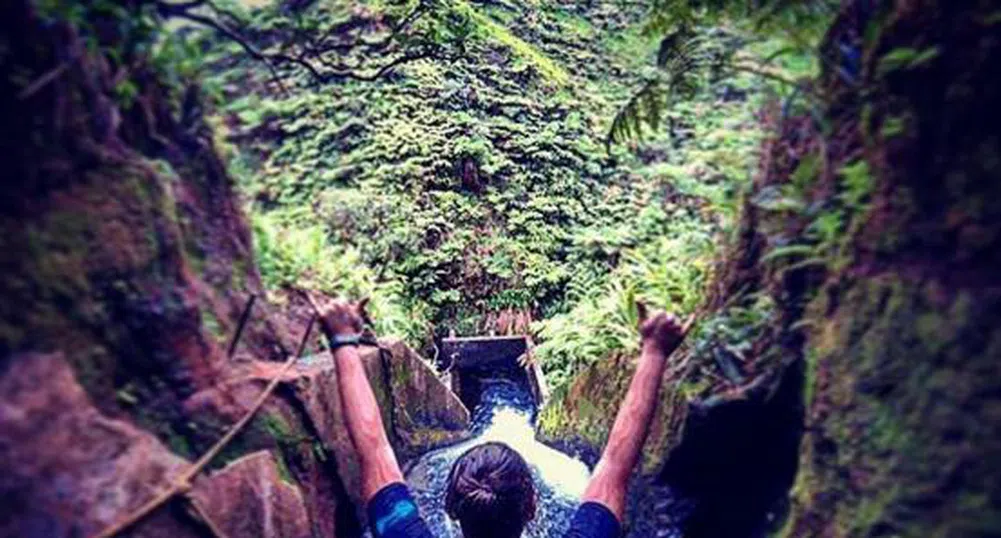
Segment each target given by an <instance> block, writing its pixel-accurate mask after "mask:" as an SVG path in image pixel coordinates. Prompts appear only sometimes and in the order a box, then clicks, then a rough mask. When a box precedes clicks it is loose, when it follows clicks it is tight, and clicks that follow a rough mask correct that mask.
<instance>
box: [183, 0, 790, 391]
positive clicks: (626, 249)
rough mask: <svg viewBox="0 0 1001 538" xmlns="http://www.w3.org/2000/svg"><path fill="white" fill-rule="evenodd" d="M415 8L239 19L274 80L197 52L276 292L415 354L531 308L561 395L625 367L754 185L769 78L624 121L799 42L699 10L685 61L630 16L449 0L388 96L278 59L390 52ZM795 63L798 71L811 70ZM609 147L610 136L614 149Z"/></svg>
mask: <svg viewBox="0 0 1001 538" xmlns="http://www.w3.org/2000/svg"><path fill="white" fill-rule="evenodd" d="M423 5H424V4H415V3H413V2H409V3H403V4H396V3H388V4H381V3H360V4H358V8H357V9H346V8H344V7H343V6H340V7H339V5H338V6H328V5H326V4H318V5H315V6H307V7H305V8H302V9H300V10H298V11H295V12H291V11H290V10H289V9H287V8H280V7H275V6H265V7H263V8H256V9H248V10H244V11H241V13H242V15H241V20H242V21H245V23H246V24H248V25H250V26H249V28H252V29H254V31H253V32H250V31H248V32H246V36H247V39H252V38H254V36H256V40H255V41H253V43H252V46H253V47H255V50H259V51H261V52H268V53H269V54H271V57H270V60H271V62H270V63H269V62H262V61H260V58H254V57H253V55H244V56H242V57H241V59H238V60H234V56H233V52H234V51H235V50H237V49H238V48H239V47H238V46H237V45H234V43H233V42H232V40H228V39H224V38H221V37H220V36H219V35H218V33H217V32H208V33H205V32H203V33H199V34H196V38H197V40H198V42H199V43H200V45H199V47H200V49H201V50H202V51H203V55H204V62H205V64H206V65H207V66H209V71H210V72H211V77H210V79H209V80H208V82H207V84H208V85H209V86H211V87H213V88H217V89H218V95H219V97H220V100H219V105H218V107H217V120H216V123H217V124H219V125H220V126H222V127H223V128H224V130H225V131H226V140H227V141H225V142H223V144H224V145H232V148H233V150H232V151H231V152H230V168H231V171H232V172H233V173H234V174H235V175H236V176H237V178H238V182H239V186H240V187H241V188H242V190H243V191H244V193H245V195H246V199H247V200H248V201H249V205H250V207H249V211H250V213H251V214H252V215H253V219H254V231H255V237H256V245H257V253H258V256H259V258H260V266H261V270H262V274H263V276H264V278H265V282H266V284H267V286H268V287H269V288H271V289H279V288H282V287H284V286H290V285H297V286H313V287H317V288H321V289H324V290H327V291H330V292H332V293H339V294H344V295H348V296H361V295H370V296H372V297H373V298H374V299H375V302H376V305H377V312H376V314H377V316H376V317H378V318H383V321H382V322H380V323H381V326H380V327H379V330H380V332H382V333H383V334H397V335H401V336H405V337H407V338H410V339H411V341H412V342H413V343H415V344H421V343H422V342H427V338H428V337H429V336H431V335H432V334H438V335H442V334H447V333H449V332H456V333H458V334H482V333H489V332H491V331H493V330H495V329H498V328H497V327H495V326H493V325H492V323H493V321H492V320H494V319H496V318H497V315H498V314H500V313H502V312H505V311H518V312H523V313H528V314H529V315H530V317H531V318H532V319H534V320H535V323H533V324H532V331H533V332H534V333H535V336H536V340H537V341H538V342H539V347H538V349H537V353H536V354H535V356H536V358H537V360H539V361H541V364H542V366H543V368H544V370H545V371H546V372H547V374H548V375H549V376H550V377H551V381H552V382H553V384H554V385H556V386H557V387H559V386H561V385H563V384H564V383H565V382H566V381H567V380H568V379H569V378H570V377H571V376H572V374H573V373H574V372H575V371H577V370H578V369H579V368H580V367H581V366H583V365H585V364H587V363H589V362H591V361H595V360H599V359H601V358H602V357H607V356H609V355H610V354H615V353H624V352H629V351H631V350H633V347H634V346H635V345H636V341H637V335H636V333H635V326H636V323H635V316H636V306H635V305H636V302H637V301H639V300H642V301H644V302H646V303H648V304H650V305H652V306H656V307H659V308H667V309H668V310H670V311H673V312H675V313H678V314H687V313H690V312H692V311H694V309H695V308H696V307H697V305H698V304H699V303H700V302H701V300H702V294H703V286H704V283H705V281H706V278H707V276H708V275H709V273H710V269H711V266H712V261H713V259H714V256H715V255H716V249H715V245H716V244H718V240H719V239H720V238H721V237H722V236H724V235H725V234H726V233H728V230H729V229H730V227H731V225H732V223H733V221H734V219H735V217H736V214H737V209H736V208H737V207H738V203H739V201H740V199H741V196H742V193H743V191H744V189H745V186H746V185H747V183H748V180H749V176H750V174H751V173H752V170H753V169H754V161H755V158H756V155H755V149H756V148H757V146H758V144H759V139H760V136H761V132H760V128H759V126H758V121H757V119H756V117H755V113H756V111H757V109H758V108H759V107H760V105H761V103H762V100H763V99H764V98H765V96H766V95H768V94H769V93H770V92H776V89H777V88H778V86H780V84H779V85H777V84H776V83H774V82H769V81H768V79H766V78H762V77H760V76H758V75H755V74H753V73H748V72H732V73H727V76H726V77H722V76H719V73H716V74H713V73H711V72H702V71H698V70H691V74H692V75H693V77H694V78H693V79H691V80H690V81H687V82H684V83H683V84H682V83H676V85H677V91H674V92H673V94H672V96H671V98H670V103H669V105H668V104H667V102H666V101H663V102H662V104H656V105H655V104H651V103H652V102H651V103H647V106H648V108H649V107H651V106H656V107H659V109H658V110H656V111H653V110H648V111H650V112H656V114H657V115H659V117H658V122H651V123H650V125H651V126H653V127H655V129H654V130H652V131H651V132H650V133H649V136H646V137H644V140H642V141H639V140H636V139H635V138H633V137H632V136H626V135H633V134H636V133H638V131H639V124H638V123H636V124H634V129H633V131H635V132H633V131H629V132H628V133H627V132H626V131H628V129H627V130H622V128H621V126H620V127H616V122H617V121H620V120H619V119H616V118H617V117H618V118H622V117H623V115H622V113H621V111H622V110H624V109H623V107H625V109H628V108H629V106H630V105H629V103H632V102H634V101H635V97H632V98H631V96H632V92H633V90H634V88H636V87H637V85H639V84H644V83H646V84H648V85H649V83H650V81H651V78H650V77H651V76H654V75H653V74H652V72H651V69H652V70H653V71H654V72H655V71H657V70H658V66H659V67H660V68H663V67H664V66H668V65H672V62H675V64H677V65H676V66H677V67H679V68H684V67H686V66H687V65H688V64H687V63H686V62H687V61H688V60H687V59H686V58H687V56H685V54H687V53H688V52H692V51H695V49H698V50H699V51H700V52H699V53H700V54H705V55H706V56H705V57H706V58H710V59H712V61H708V60H707V63H706V64H705V66H709V65H711V64H714V63H719V62H720V61H723V62H724V63H725V62H728V61H729V59H731V58H734V57H737V56H738V55H739V56H740V57H741V58H746V57H755V58H761V57H763V56H769V55H773V56H776V57H778V56H780V54H776V53H778V52H781V51H782V49H783V48H784V45H785V44H787V43H788V42H789V40H788V39H786V40H783V39H775V40H769V39H757V40H753V41H752V40H748V39H745V38H742V37H740V36H739V35H738V34H737V33H735V32H731V31H730V30H708V29H707V28H709V26H708V25H707V24H703V23H704V22H706V21H707V20H708V19H705V20H703V19H699V18H698V17H696V15H694V13H695V12H692V13H693V15H692V17H693V18H692V24H691V25H690V26H688V27H687V28H689V29H688V30H686V32H689V33H686V34H685V40H686V43H687V44H686V45H685V46H688V47H690V49H683V50H681V52H680V53H678V54H676V55H674V56H671V52H670V50H669V47H667V46H666V45H665V40H664V39H662V38H660V37H659V36H658V35H657V32H658V30H657V29H656V28H657V24H659V23H657V22H656V20H655V19H656V17H653V18H652V15H651V13H650V12H648V11H645V10H643V9H641V8H639V7H630V8H623V7H621V6H614V5H605V4H596V5H579V4H576V3H563V2H557V3H547V4H533V3H514V2H500V3H492V4H479V3H474V2H464V1H456V2H442V3H434V4H433V6H430V7H429V8H428V12H427V14H426V15H424V16H422V18H421V19H420V21H421V24H422V25H424V26H420V27H418V26H417V25H416V24H415V25H414V26H413V28H409V27H408V31H414V32H418V33H420V35H421V37H420V39H421V40H427V39H439V40H440V45H441V48H440V49H438V50H439V52H441V51H446V50H447V51H449V52H448V53H447V54H446V53H442V54H439V55H435V56H429V57H424V58H416V59H414V60H413V61H406V62H401V63H400V64H399V65H396V66H394V67H393V68H392V69H391V70H388V71H386V72H385V73H384V74H383V75H384V76H382V77H381V78H380V79H379V80H376V81H368V80H358V79H357V78H352V77H345V78H343V79H338V80H326V81H321V82H322V83H320V84H318V82H317V77H316V76H315V74H314V73H311V72H310V70H309V69H297V68H295V66H294V65H287V64H288V62H286V63H282V62H281V61H278V62H277V63H276V62H275V61H274V60H275V56H274V55H275V54H278V52H279V51H287V50H292V48H294V45H285V44H281V43H278V42H273V41H270V40H269V39H268V36H271V35H274V32H277V31H278V30H277V29H284V31H290V30H289V29H290V28H307V29H309V30H310V31H311V32H320V33H321V34H323V33H324V32H328V33H329V32H332V31H337V30H338V29H343V28H352V29H356V30H352V32H350V33H349V35H350V37H351V39H353V40H354V42H356V43H358V42H360V43H367V42H371V41H372V40H378V39H387V38H386V37H385V36H387V35H390V36H393V35H395V34H393V33H392V32H393V31H394V28H398V27H399V25H400V24H401V22H400V21H403V20H405V19H406V17H407V15H406V13H412V10H414V9H421V6H423ZM701 16H702V15H699V17H701ZM713 20H716V21H719V22H720V25H719V26H718V27H719V28H723V27H724V26H725V24H723V22H722V21H723V20H724V19H723V15H718V18H717V19H713ZM700 21H701V22H700ZM434 28H438V29H439V30H432V29H434ZM443 28H444V29H447V31H445V30H441V29H443ZM387 32H388V34H387ZM392 39H398V40H399V43H398V44H397V45H396V46H398V47H406V46H409V44H412V39H411V38H407V37H405V36H402V35H401V37H399V38H396V37H394V38H392ZM413 39H417V38H413ZM679 39H680V38H679ZM679 43H680V42H679ZM679 46H680V45H679ZM383 52H384V51H382V50H381V49H377V50H373V49H371V48H366V47H361V48H359V49H356V50H350V51H348V52H346V53H345V54H344V55H343V57H341V58H339V59H338V62H341V63H343V64H344V65H348V64H355V63H356V64H358V65H362V63H364V62H368V63H373V62H374V63H376V64H379V63H380V62H381V61H382V60H381V59H380V58H381V57H382V55H383ZM385 54H388V56H389V57H395V56H394V54H396V53H385ZM356 56H357V57H356ZM793 57H795V58H802V56H799V57H796V56H795V55H786V58H793ZM665 58H667V60H665ZM671 58H673V60H672V59H671ZM796 61H801V60H790V62H791V63H790V65H791V67H789V68H788V69H792V70H793V71H795V70H797V69H798V70H804V69H810V67H809V66H808V65H807V66H806V67H804V66H803V65H799V64H796V63H795V62H796ZM807 63H808V62H807ZM688 67H691V66H688ZM775 69H776V72H778V71H781V70H782V69H787V67H786V66H785V64H782V65H778V66H777V67H775ZM276 70H277V73H278V75H279V77H280V79H279V80H278V81H276V79H275V76H276ZM710 71H711V70H710ZM776 76H778V75H776ZM644 81H646V82H644ZM658 99H659V98H658ZM658 102H659V103H661V101H658ZM617 114H618V116H617ZM660 120H664V122H665V123H666V125H667V127H668V128H667V129H660V128H659V126H660V125H659V121H660ZM644 121H645V120H644ZM610 129H611V130H612V131H613V132H615V131H616V129H619V131H621V132H620V133H619V134H620V135H621V136H618V137H617V139H616V141H617V142H619V143H618V144H616V145H614V146H609V145H608V144H607V142H608V133H609V132H610V131H609V130H610Z"/></svg>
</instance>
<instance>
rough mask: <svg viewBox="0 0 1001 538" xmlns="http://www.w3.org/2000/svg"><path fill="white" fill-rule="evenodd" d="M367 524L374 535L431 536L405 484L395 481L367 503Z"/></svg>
mask: <svg viewBox="0 0 1001 538" xmlns="http://www.w3.org/2000/svg"><path fill="white" fill-rule="evenodd" d="M368 524H369V525H370V526H371V527H372V534H373V535H375V537H376V538H432V536H431V531H429V530H428V527H427V524H425V523H424V520H423V519H421V515H420V513H419V512H418V511H417V504H416V503H414V498H413V497H412V496H411V495H410V491H409V490H408V489H407V486H406V485H404V484H402V483H400V482H397V483H395V484H390V485H388V486H386V487H384V488H382V489H380V490H379V492H378V493H376V494H375V496H374V497H372V500H370V501H369V502H368Z"/></svg>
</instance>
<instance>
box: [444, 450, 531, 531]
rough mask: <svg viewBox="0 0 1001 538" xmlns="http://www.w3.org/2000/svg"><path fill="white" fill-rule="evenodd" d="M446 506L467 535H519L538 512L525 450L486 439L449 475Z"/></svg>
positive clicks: (457, 462)
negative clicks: (522, 454)
mask: <svg viewBox="0 0 1001 538" xmlns="http://www.w3.org/2000/svg"><path fill="white" fill-rule="evenodd" d="M445 510H446V511H447V512H448V515H449V516H450V517H451V518H452V519H457V520H459V525H461V526H462V534H463V536H464V537H465V538H516V537H518V536H520V535H521V532H522V531H523V530H524V529H525V525H527V524H528V522H529V521H531V520H532V518H534V517H535V486H534V485H533V484H532V473H531V472H530V471H529V470H528V464H527V463H525V459H524V458H522V457H521V454H518V453H517V452H515V451H514V450H513V449H512V448H511V447H509V446H507V445H505V444H504V443H485V444H482V445H478V446H476V447H473V448H471V449H469V450H467V451H466V452H465V453H464V454H463V455H461V456H459V459H458V460H456V462H455V465H453V466H452V472H451V473H450V474H449V476H448V492H447V493H446V495H445Z"/></svg>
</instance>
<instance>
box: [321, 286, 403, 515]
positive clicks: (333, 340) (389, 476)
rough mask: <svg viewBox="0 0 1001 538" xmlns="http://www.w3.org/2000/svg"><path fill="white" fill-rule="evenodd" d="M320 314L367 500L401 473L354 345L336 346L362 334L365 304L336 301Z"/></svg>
mask: <svg viewBox="0 0 1001 538" xmlns="http://www.w3.org/2000/svg"><path fill="white" fill-rule="evenodd" d="M321 314H322V316H321V320H322V327H323V331H324V334H326V336H327V339H328V340H329V341H330V347H331V348H332V349H334V361H335V363H336V364H337V385H338V388H339V389H340V393H341V409H342V411H343V412H344V418H345V422H346V423H347V428H348V433H349V434H350V436H351V442H352V443H354V447H355V451H356V452H357V453H358V458H359V460H360V463H361V475H362V483H361V487H362V495H363V496H364V498H365V502H366V503H367V502H368V501H370V500H371V499H372V497H374V496H375V494H376V493H378V492H379V490H381V489H382V488H384V487H385V486H388V485H389V484H393V483H396V482H402V481H403V473H402V472H400V465H399V463H398V462H397V461H396V455H395V454H394V453H393V448H392V446H390V444H389V438H388V437H387V436H386V428H385V425H384V424H383V423H382V415H381V414H380V412H379V403H378V401H376V399H375V394H374V393H373V392H372V387H371V386H370V385H369V382H368V377H367V376H366V375H365V366H364V365H363V364H362V362H361V357H360V356H359V355H358V348H357V346H355V345H338V340H340V339H344V338H345V337H351V336H355V335H360V334H361V332H362V329H363V319H364V318H365V314H364V303H359V304H357V305H356V304H349V303H344V302H335V303H332V304H331V305H329V306H327V307H324V308H323V309H322V312H321Z"/></svg>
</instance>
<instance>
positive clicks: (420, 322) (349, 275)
mask: <svg viewBox="0 0 1001 538" xmlns="http://www.w3.org/2000/svg"><path fill="white" fill-rule="evenodd" d="M253 231H254V247H255V250H256V252H257V262H258V267H259V268H260V271H261V278H262V279H263V281H264V284H265V287H267V288H268V289H271V290H278V289H281V288H284V287H288V286H296V287H300V288H305V289H317V290H320V291H323V292H326V293H328V294H331V295H336V296H340V297H345V298H352V299H360V298H363V297H367V298H369V299H370V303H369V311H370V312H371V313H372V315H373V318H374V321H375V323H376V327H375V329H376V331H377V332H378V334H380V335H386V336H397V337H406V338H409V339H410V340H411V341H412V342H420V341H421V339H422V338H423V337H424V336H425V334H426V331H427V327H426V325H425V321H424V316H423V315H422V313H421V312H420V310H419V309H414V308H409V305H407V303H406V301H405V300H404V299H403V297H402V294H401V291H402V287H401V285H400V284H399V283H398V282H393V281H388V282H387V281H380V280H379V279H378V278H377V276H376V274H375V273H374V272H373V271H372V270H370V269H368V268H367V267H365V265H364V264H363V263H362V262H361V260H360V256H359V254H358V252H357V251H356V250H354V249H351V248H344V247H339V246H335V245H332V244H331V243H329V242H328V237H327V234H326V233H325V232H324V230H323V229H322V228H321V227H320V226H315V225H314V226H302V225H299V226H293V225H289V224H288V223H283V222H282V221H281V216H279V215H276V214H268V215H262V214H254V215H253Z"/></svg>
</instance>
